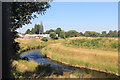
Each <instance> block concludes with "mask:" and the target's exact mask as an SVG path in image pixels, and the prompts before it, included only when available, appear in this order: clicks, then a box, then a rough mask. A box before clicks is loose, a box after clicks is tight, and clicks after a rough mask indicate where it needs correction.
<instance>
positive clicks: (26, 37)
mask: <svg viewBox="0 0 120 80" xmlns="http://www.w3.org/2000/svg"><path fill="white" fill-rule="evenodd" d="M18 35H19V38H24V39H31V38H32V39H41V38H43V37H46V38H48V39H50V34H25V35H22V34H18ZM56 36H57V37H58V34H56Z"/></svg>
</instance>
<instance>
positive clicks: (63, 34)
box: [59, 30, 65, 39]
mask: <svg viewBox="0 0 120 80" xmlns="http://www.w3.org/2000/svg"><path fill="white" fill-rule="evenodd" d="M59 37H61V38H63V39H65V32H64V30H62V31H61V32H60V34H59Z"/></svg>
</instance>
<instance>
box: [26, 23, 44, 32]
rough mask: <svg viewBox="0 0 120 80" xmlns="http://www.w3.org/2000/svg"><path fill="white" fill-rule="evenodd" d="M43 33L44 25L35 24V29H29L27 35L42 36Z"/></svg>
mask: <svg viewBox="0 0 120 80" xmlns="http://www.w3.org/2000/svg"><path fill="white" fill-rule="evenodd" d="M42 33H43V24H42V22H41V24H40V25H39V24H35V26H34V28H32V29H31V30H30V29H27V31H26V32H25V34H42Z"/></svg>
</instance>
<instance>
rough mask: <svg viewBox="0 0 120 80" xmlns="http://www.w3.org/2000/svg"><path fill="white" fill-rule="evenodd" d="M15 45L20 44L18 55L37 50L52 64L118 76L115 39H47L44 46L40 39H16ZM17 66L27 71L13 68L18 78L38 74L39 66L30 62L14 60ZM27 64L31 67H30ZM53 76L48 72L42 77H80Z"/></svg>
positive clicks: (116, 40)
mask: <svg viewBox="0 0 120 80" xmlns="http://www.w3.org/2000/svg"><path fill="white" fill-rule="evenodd" d="M16 41H17V42H19V43H20V51H19V53H21V52H24V51H28V50H31V49H41V51H42V54H44V55H45V54H46V55H47V56H48V57H50V58H51V59H53V60H56V61H60V62H64V63H68V64H70V65H74V66H80V67H86V68H91V69H95V70H102V71H106V72H111V73H118V51H117V50H118V45H117V44H118V43H117V42H118V39H117V38H86V37H79V38H67V39H58V40H52V39H49V40H48V41H47V42H44V41H42V40H40V39H19V40H16ZM43 47H44V48H43ZM17 62H18V63H19V64H20V65H21V64H23V65H25V66H27V67H28V68H27V67H25V66H23V67H24V69H23V70H22V68H19V67H20V66H16V67H15V68H16V70H17V72H18V73H19V74H21V75H22V74H24V75H25V74H26V72H30V73H29V74H27V75H29V77H30V75H32V76H33V75H34V74H33V73H38V72H37V71H36V68H37V67H38V66H39V65H38V64H36V63H35V65H34V62H32V63H31V62H27V61H26V62H24V61H23V60H22V61H21V60H18V61H17ZM31 64H32V65H34V66H31ZM39 68H40V67H39ZM48 69H49V68H48ZM52 70H53V69H52ZM31 72H32V73H31ZM58 72H60V71H58ZM53 73H54V72H52V73H51V74H50V75H46V76H42V77H46V78H48V77H50V78H55V77H57V78H66V77H67V78H80V77H81V76H82V75H81V74H69V73H63V74H62V75H59V76H56V75H54V74H53ZM41 74H42V73H41ZM45 74H47V73H45ZM27 75H26V76H27ZM38 75H39V74H37V76H38ZM68 75H71V76H68ZM80 75H81V76H80ZM85 77H86V78H89V77H92V76H91V75H88V76H85Z"/></svg>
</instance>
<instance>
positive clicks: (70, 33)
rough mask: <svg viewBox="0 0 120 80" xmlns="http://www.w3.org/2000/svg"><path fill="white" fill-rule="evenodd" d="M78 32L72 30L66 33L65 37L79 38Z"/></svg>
mask: <svg viewBox="0 0 120 80" xmlns="http://www.w3.org/2000/svg"><path fill="white" fill-rule="evenodd" d="M78 34H79V33H78V32H77V31H75V30H70V31H68V32H66V33H65V37H66V38H68V37H77V36H78Z"/></svg>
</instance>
